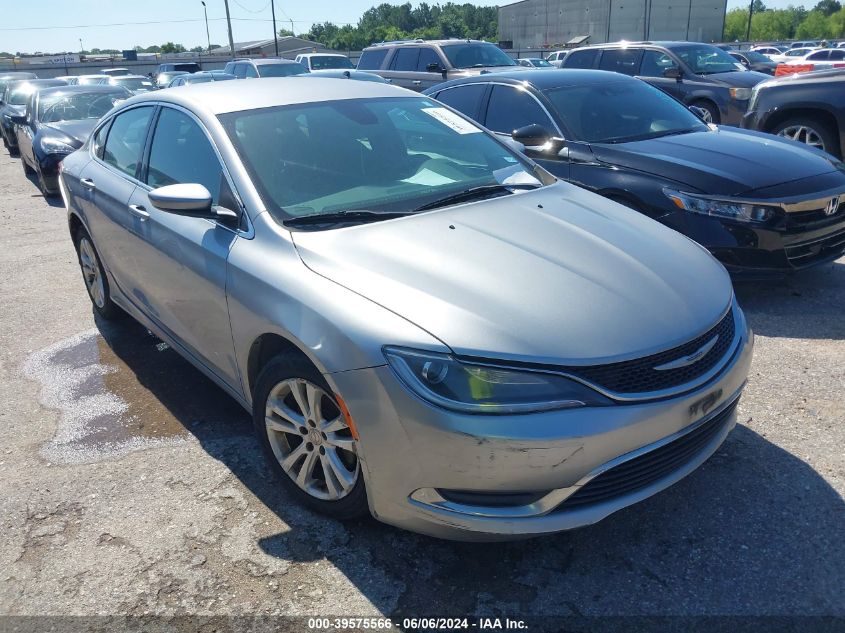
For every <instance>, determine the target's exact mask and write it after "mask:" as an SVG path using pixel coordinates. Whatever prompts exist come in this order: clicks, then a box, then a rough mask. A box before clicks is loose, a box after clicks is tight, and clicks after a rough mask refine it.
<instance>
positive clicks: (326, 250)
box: [293, 183, 733, 364]
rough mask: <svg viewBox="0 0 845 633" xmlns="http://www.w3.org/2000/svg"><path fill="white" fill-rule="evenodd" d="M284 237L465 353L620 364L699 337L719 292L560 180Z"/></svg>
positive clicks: (727, 289)
mask: <svg viewBox="0 0 845 633" xmlns="http://www.w3.org/2000/svg"><path fill="white" fill-rule="evenodd" d="M293 240H294V243H295V245H296V248H297V250H298V251H299V254H300V257H301V258H302V261H303V262H304V263H305V265H306V266H307V267H308V268H310V269H311V270H312V271H314V272H316V273H318V274H320V275H322V276H324V277H327V278H329V279H331V280H333V281H335V282H336V283H338V284H340V285H342V286H345V287H346V288H348V289H350V290H352V291H354V292H356V293H358V294H360V295H362V296H364V297H367V298H369V299H370V300H372V301H374V302H376V303H378V304H380V305H382V306H383V307H385V308H386V309H388V310H390V311H392V312H394V313H396V314H398V315H400V316H402V317H404V318H406V319H408V320H409V321H411V322H413V323H415V324H416V325H418V326H419V327H421V328H422V329H424V330H426V331H427V332H428V333H430V334H431V335H433V336H435V337H436V338H438V339H440V340H441V341H442V342H443V343H445V344H446V345H447V346H449V347H450V348H451V349H452V350H453V351H454V352H455V353H457V354H462V355H468V356H477V357H485V358H498V359H505V360H516V361H525V362H536V363H549V364H554V363H575V364H577V363H589V362H599V361H601V362H608V361H612V360H622V359H625V358H634V357H637V356H642V355H645V354H650V353H653V352H655V351H658V350H663V349H667V348H670V347H673V346H676V345H678V344H680V343H681V342H685V341H688V340H690V339H692V338H693V337H695V336H698V335H700V334H701V333H702V332H704V331H706V330H707V329H708V328H709V327H711V326H712V325H713V324H714V323H716V321H717V320H718V319H719V318H720V316H721V315H722V314H723V313H724V310H725V309H726V308H727V306H728V304H729V303H730V301H731V297H732V293H733V291H732V287H731V282H730V279H729V277H728V275H727V273H726V272H725V269H724V268H723V267H722V266H721V265H720V264H718V263H717V262H716V260H714V259H713V258H712V257H711V256H710V254H709V253H707V252H706V251H705V250H704V249H703V248H702V247H700V246H698V245H696V244H695V243H693V242H692V241H691V240H689V239H687V238H686V237H683V236H682V235H680V234H679V233H676V232H674V231H672V230H670V229H668V228H666V227H664V226H663V225H661V224H659V223H657V222H654V221H653V220H650V219H648V218H646V217H645V216H642V215H640V214H638V213H636V212H633V211H631V210H630V209H627V208H625V207H622V206H620V205H618V204H616V203H614V202H611V201H609V200H607V199H605V198H602V197H600V196H597V195H595V194H592V193H590V192H588V191H586V190H583V189H580V188H578V187H575V186H574V185H570V184H566V183H557V184H555V185H551V186H549V187H546V188H544V189H542V190H539V191H531V192H523V193H516V194H513V195H509V196H503V197H501V198H496V199H493V200H486V201H481V202H475V203H471V204H465V205H460V206H456V207H450V208H447V209H441V210H437V211H431V212H427V213H422V214H420V215H415V216H408V217H404V218H398V219H394V220H386V221H383V222H377V223H372V224H365V225H359V226H355V227H347V228H339V229H335V230H325V231H316V232H310V231H309V232H304V231H298V232H295V233H293ZM389 342H390V341H389V340H385V343H389Z"/></svg>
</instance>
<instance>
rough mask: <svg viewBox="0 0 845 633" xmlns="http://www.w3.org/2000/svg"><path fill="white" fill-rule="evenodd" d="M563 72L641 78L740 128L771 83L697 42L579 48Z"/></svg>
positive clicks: (565, 62)
mask: <svg viewBox="0 0 845 633" xmlns="http://www.w3.org/2000/svg"><path fill="white" fill-rule="evenodd" d="M561 68H597V69H599V70H610V71H614V72H618V73H623V74H625V75H631V76H633V77H638V78H640V79H642V80H644V81H647V82H648V83H650V84H651V85H653V86H655V87H657V88H660V89H661V90H663V91H664V92H667V93H669V94H670V95H672V96H673V97H675V98H677V99H679V100H681V101H683V102H684V103H685V104H687V105H693V106H696V107H698V108H701V109H702V110H704V111H705V112H706V114H705V115H704V118H705V120H706V121H708V122H712V123H724V124H726V125H739V124H740V122H741V121H742V116H743V115H744V114H745V111H746V110H747V108H748V100H749V99H750V98H751V88H753V87H754V86H755V85H757V84H758V83H760V82H761V81H764V80H766V79H769V77H768V76H766V75H764V74H763V73H758V72H754V71H749V70H745V69H744V68H743V67H742V66H741V65H740V64H739V62H737V61H736V60H735V59H734V58H733V57H731V56H730V54H728V53H727V52H725V51H723V50H722V49H720V48H717V47H715V46H711V45H710V44H698V43H691V42H626V43H619V42H617V43H615V44H603V45H601V46H588V47H584V48H576V49H573V50H572V51H570V52H569V54H568V55H567V56H566V59H564V60H563V64H562V66H561Z"/></svg>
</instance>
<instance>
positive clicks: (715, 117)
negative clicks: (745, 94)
mask: <svg viewBox="0 0 845 633" xmlns="http://www.w3.org/2000/svg"><path fill="white" fill-rule="evenodd" d="M690 105H693V106H695V107H696V108H701V109H702V110H704V111H705V112H706V113H707V115H706V116H705V119H704V120H705V121H706V122H707V123H713V124H715V125H719V124H720V123H721V122H722V115H721V114H720V113H719V108H717V107H716V105H715V104H714V103H713V102H712V101H705V100H701V101H693V102H692V103H691V104H690ZM708 116H709V117H710V120H709V121H707V117H708Z"/></svg>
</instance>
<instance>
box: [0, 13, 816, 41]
mask: <svg viewBox="0 0 845 633" xmlns="http://www.w3.org/2000/svg"><path fill="white" fill-rule="evenodd" d="M274 1H275V6H276V22H277V27H278V28H286V29H290V28H291V20H293V27H294V28H293V30H294V31H295V32H297V33H304V32H307V31H308V29H309V28H310V26H311V24H312V23H314V22H326V21H330V22H334V23H335V24H345V23H352V24H355V23H357V22H358V18H359V17H360V16H361V14H362V13H363V12H364V11H366V10H367V9H369V8H370V7H371V6H373V5H374V4H378V3H380V2H381V1H383V0H308V1H307V2H303V0H297V1H296V2H293V1H292V0H274ZM411 1H412V4H417V0H411ZM428 1H429V3H430V4H435V2H436V0H428ZM456 1H458V2H462V1H464V0H456ZM6 2H10V3H11V0H3V2H2V4H5V3H6ZM205 2H206V4H207V5H208V25H209V31H210V33H211V42H212V44H227V43H228V36H227V34H226V10H225V8H224V4H223V0H205ZM401 3H402V2H396V1H393V2H391V4H401ZM475 4H477V5H483V6H491V5H497V4H508V2H504V1H502V0H498V1H490V0H475ZM747 4H748V3H747V2H746V0H728V8H729V9H730V8H733V7H735V6H746V5H747ZM788 4H802V2H801V0H767V1H766V5H767V6H769V7H771V8H782V7H786V6H787V5H788ZM803 4H805V6H807V7H811V6H813V5H814V4H815V1H814V0H810V1H808V2H803ZM15 6H16V7H17V10H15V11H4V15H3V21H2V23H0V51H9V52H12V53H14V52H17V51H21V52H25V53H34V52H38V51H46V52H62V51H78V50H79V49H80V43H79V40H80V39H81V40H82V47H83V48H86V49H91V48H94V47H96V48H115V49H118V50H123V49H128V48H132V47H134V46H136V45H140V46H143V47H147V46H150V45H153V44H163V43H164V42H167V41H172V42H177V43H179V44H183V45H184V46H186V47H187V48H191V47H193V46H206V45H207V40H206V32H205V19H204V17H203V7H202V4H201V3H200V0H30V2H22V3H15ZM29 7H37V10H35V9H34V8H33V9H30V8H29ZM229 9H230V11H231V14H232V31H233V35H234V39H235V41H236V42H245V41H249V40H260V39H265V38H266V39H269V38H271V37H272V36H273V30H272V29H273V27H272V21H271V12H270V0H229Z"/></svg>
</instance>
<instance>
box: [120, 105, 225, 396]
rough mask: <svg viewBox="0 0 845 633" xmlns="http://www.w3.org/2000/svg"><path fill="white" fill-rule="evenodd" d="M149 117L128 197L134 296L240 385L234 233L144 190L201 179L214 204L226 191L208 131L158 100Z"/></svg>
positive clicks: (210, 364)
mask: <svg viewBox="0 0 845 633" xmlns="http://www.w3.org/2000/svg"><path fill="white" fill-rule="evenodd" d="M154 125H155V128H154V131H153V136H152V140H151V144H150V149H149V154H148V156H149V158H148V162H147V165H146V166H145V167H146V169H145V173H144V175H143V177H142V181H143V182H142V184H141V185H139V186H138V188H137V189H136V190H135V192H134V193H133V194H132V197H131V199H130V201H129V206H130V208H131V209H132V210H133V211H134V212H135V213H136V214H137V215H138V217H139V219H140V224H141V231H140V234H139V239H138V240H136V241H135V242H134V243H133V245H132V253H131V258H132V259H133V261H134V262H135V265H136V268H137V272H136V275H135V277H134V287H133V290H132V294H133V299H134V300H136V301H137V302H138V303H139V307H140V308H141V309H142V310H143V311H144V312H145V313H146V314H147V315H148V316H150V318H152V319H153V320H154V321H155V322H156V323H157V324H158V325H159V326H160V327H161V328H162V329H164V330H165V331H166V332H167V333H169V334H170V335H171V337H172V338H174V339H175V340H177V341H178V342H179V343H181V344H182V345H183V346H184V347H185V348H187V349H188V351H189V352H191V353H192V354H194V355H195V356H196V357H197V358H199V359H200V360H201V361H203V363H204V364H205V365H206V366H207V367H208V368H209V369H211V370H212V371H214V372H215V373H216V374H217V375H218V376H219V377H220V378H222V379H223V380H224V381H225V382H227V383H228V384H229V385H231V386H233V387H235V388H238V386H239V385H240V380H239V378H238V372H237V367H236V365H235V360H234V353H233V351H234V350H233V345H232V334H231V327H230V324H229V310H228V306H227V303H226V267H227V260H228V257H229V251H230V249H231V248H232V245H233V244H234V242H235V241H236V240H237V239H239V238H238V233H237V232H236V231H234V230H232V229H230V228H227V227H224V226H222V225H221V224H219V223H218V222H216V221H213V220H209V219H207V218H199V217H190V216H185V215H177V214H175V213H170V212H167V211H162V210H160V209H157V208H156V207H155V206H153V204H152V203H151V202H150V199H149V195H148V194H149V192H150V191H151V190H152V189H156V188H158V187H163V186H166V185H173V184H177V183H199V184H201V185H203V186H204V187H205V188H206V189H208V190H209V192H210V193H211V195H212V203H213V204H215V205H217V204H218V203H219V202H220V201H221V191H223V192H226V191H230V189H229V185H228V181H227V180H226V178H225V177H224V172H223V167H222V164H221V162H220V159H219V157H218V155H217V153H216V152H215V150H214V147H213V145H212V143H211V141H210V140H209V137H208V136H207V135H206V132H205V130H204V129H203V127H202V126H201V124H200V123H199V121H198V120H197V119H195V118H194V117H193V116H192V115H190V114H188V113H187V112H186V111H184V110H181V109H176V108H171V107H162V108H161V110H160V112H159V115H158V119H157V121H156V122H155V124H154ZM224 198H231V196H226V195H225V194H224ZM227 206H236V205H231V204H228V205H227Z"/></svg>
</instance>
